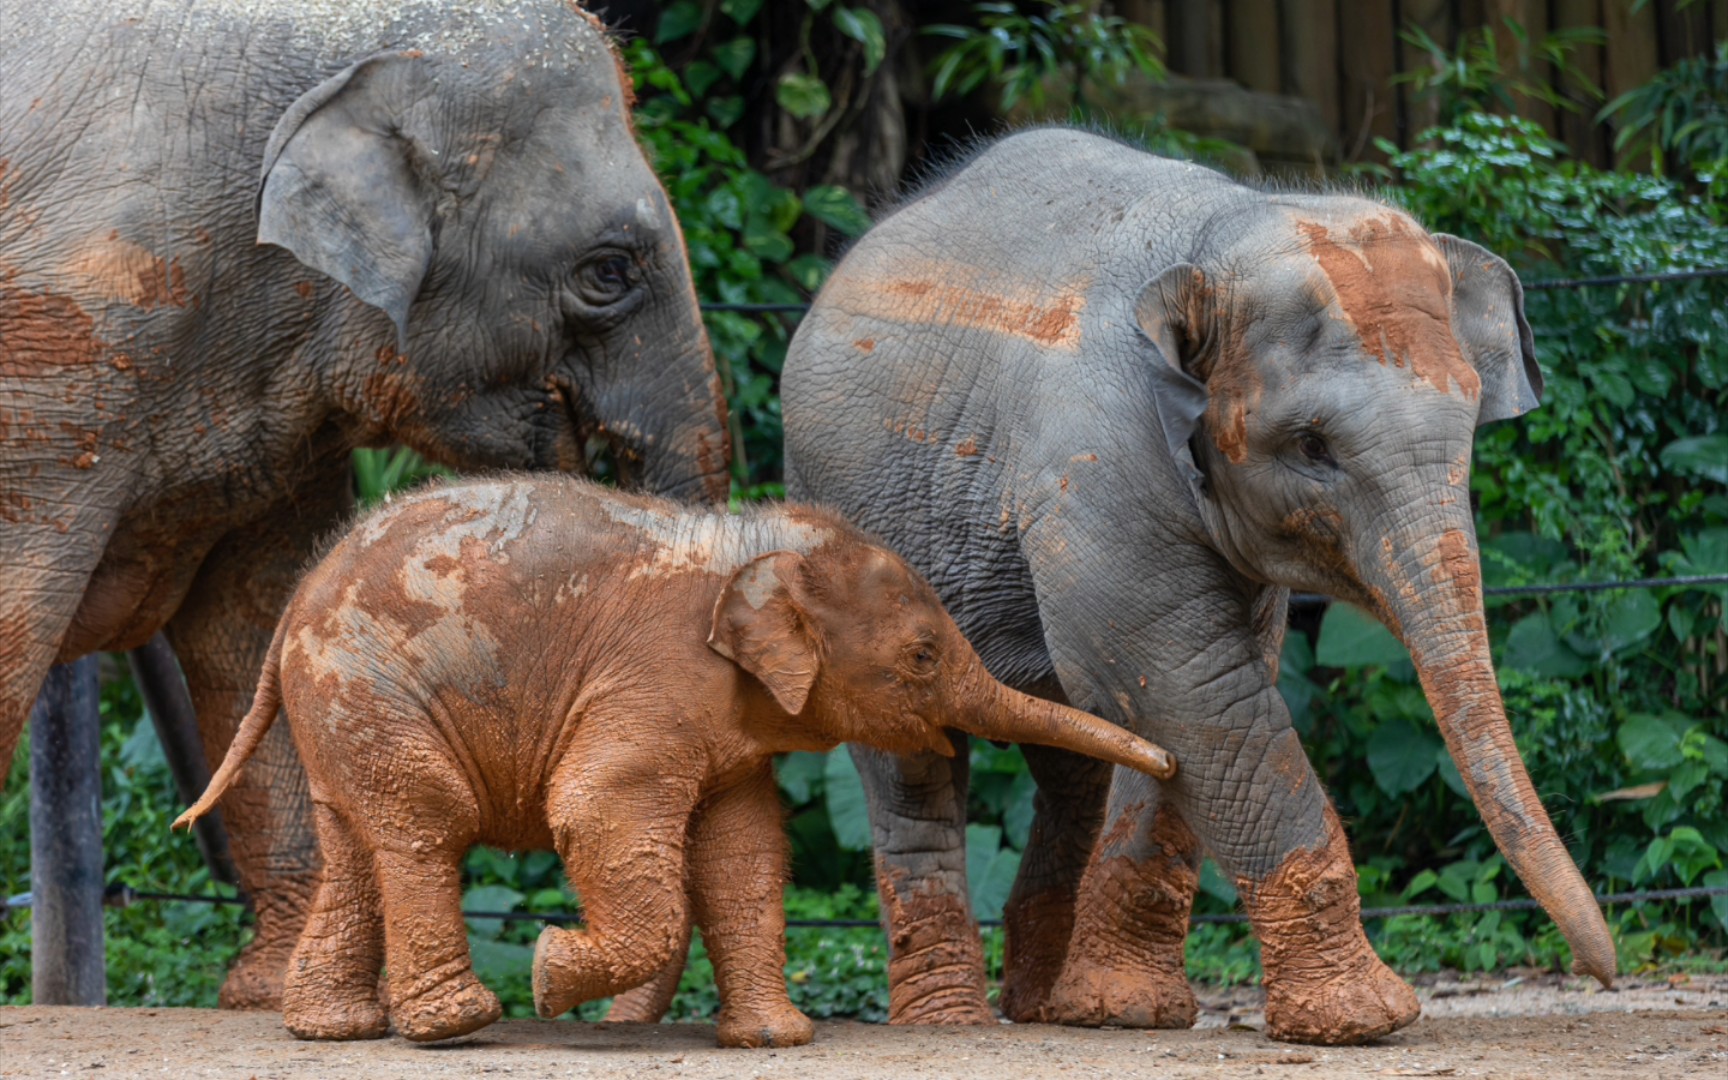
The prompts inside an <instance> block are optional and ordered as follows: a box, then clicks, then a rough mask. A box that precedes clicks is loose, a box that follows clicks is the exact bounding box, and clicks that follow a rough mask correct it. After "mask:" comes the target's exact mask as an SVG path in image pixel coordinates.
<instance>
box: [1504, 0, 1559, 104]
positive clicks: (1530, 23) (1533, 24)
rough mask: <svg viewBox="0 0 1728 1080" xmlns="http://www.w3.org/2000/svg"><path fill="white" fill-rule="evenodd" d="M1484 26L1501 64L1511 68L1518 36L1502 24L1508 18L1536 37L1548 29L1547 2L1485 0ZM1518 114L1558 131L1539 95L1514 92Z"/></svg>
mask: <svg viewBox="0 0 1728 1080" xmlns="http://www.w3.org/2000/svg"><path fill="white" fill-rule="evenodd" d="M1487 13H1488V26H1489V29H1491V30H1492V31H1493V33H1494V40H1495V42H1496V43H1497V45H1498V48H1499V53H1500V60H1501V64H1502V65H1503V66H1504V67H1505V68H1507V69H1512V70H1515V69H1516V68H1517V65H1518V53H1519V44H1518V38H1517V37H1516V36H1515V35H1514V34H1513V33H1512V30H1511V28H1510V27H1508V26H1507V25H1506V23H1507V20H1508V19H1510V20H1511V21H1513V22H1516V23H1517V24H1518V25H1519V26H1520V27H1522V28H1523V30H1524V34H1525V36H1526V38H1527V39H1528V40H1530V41H1532V42H1535V41H1540V40H1541V39H1542V37H1543V36H1544V35H1545V34H1547V33H1548V5H1547V3H1546V0H1488V3H1487ZM1531 74H1532V75H1534V76H1544V75H1546V69H1545V68H1539V69H1538V70H1536V71H1533V72H1532V73H1531ZM1514 100H1515V101H1516V104H1517V111H1518V115H1519V116H1522V117H1525V118H1526V119H1530V120H1534V121H1536V122H1537V123H1538V124H1541V125H1542V126H1543V128H1545V129H1547V131H1548V132H1549V133H1551V134H1553V135H1556V136H1558V135H1559V134H1560V124H1559V121H1558V120H1557V119H1556V118H1555V116H1554V113H1555V109H1554V107H1553V106H1552V105H1549V104H1548V103H1547V102H1545V101H1542V100H1541V99H1539V98H1532V97H1525V96H1523V95H1521V94H1519V95H1514Z"/></svg>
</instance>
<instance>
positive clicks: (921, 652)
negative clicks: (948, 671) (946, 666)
mask: <svg viewBox="0 0 1728 1080" xmlns="http://www.w3.org/2000/svg"><path fill="white" fill-rule="evenodd" d="M940 661H941V657H939V656H938V655H937V653H936V646H935V645H932V644H930V643H929V642H919V643H918V644H917V645H914V646H913V647H912V648H910V649H908V650H906V665H907V666H908V667H910V668H911V669H912V670H913V671H914V672H916V673H917V674H919V675H928V674H929V673H931V672H933V671H935V670H936V666H937V664H938V663H940Z"/></svg>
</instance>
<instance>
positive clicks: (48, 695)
mask: <svg viewBox="0 0 1728 1080" xmlns="http://www.w3.org/2000/svg"><path fill="white" fill-rule="evenodd" d="M101 730H102V717H101V714H100V712H99V710H98V700H97V688H96V657H94V656H86V657H85V658H84V659H82V660H79V661H76V662H75V663H71V664H59V665H56V666H55V667H54V668H53V669H52V670H51V671H49V673H48V678H47V680H46V681H44V682H43V684H42V692H41V694H40V695H39V696H38V697H37V699H36V706H35V708H34V709H33V710H32V711H31V713H30V936H31V946H30V950H31V951H30V992H31V995H32V997H33V998H34V999H35V1002H36V1004H38V1005H105V1004H107V1002H108V972H107V964H106V961H105V959H104V956H103V949H102V891H103V880H102V769H101V763H100V760H99V758H98V751H99V749H100V742H101Z"/></svg>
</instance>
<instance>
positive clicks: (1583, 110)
mask: <svg viewBox="0 0 1728 1080" xmlns="http://www.w3.org/2000/svg"><path fill="white" fill-rule="evenodd" d="M1553 4H1554V29H1556V30H1568V29H1576V28H1579V27H1592V26H1593V27H1600V26H1601V25H1602V23H1601V17H1602V5H1601V2H1600V0H1553ZM1572 64H1573V66H1574V67H1576V68H1577V69H1578V70H1579V72H1580V73H1582V74H1583V76H1584V77H1585V78H1586V79H1588V80H1590V82H1591V83H1593V84H1594V85H1596V86H1597V87H1600V86H1601V85H1602V70H1603V50H1602V46H1600V45H1584V46H1580V47H1579V48H1578V49H1575V50H1574V51H1573V53H1572ZM1560 89H1561V90H1563V91H1565V92H1566V93H1567V95H1568V97H1570V98H1571V99H1572V100H1573V102H1574V103H1575V104H1576V105H1577V106H1578V111H1577V112H1562V113H1561V114H1560V134H1561V138H1563V139H1564V140H1565V142H1566V145H1567V146H1569V147H1571V148H1572V153H1573V154H1574V155H1575V156H1577V157H1578V158H1579V159H1580V160H1583V161H1587V162H1589V163H1590V164H1592V165H1595V166H1597V167H1598V168H1606V167H1607V166H1608V164H1609V163H1610V157H1609V140H1608V136H1607V129H1606V128H1604V127H1603V126H1602V125H1601V124H1598V123H1597V122H1596V112H1597V110H1598V109H1600V108H1601V107H1602V106H1603V105H1604V104H1606V102H1603V101H1594V100H1591V99H1589V98H1587V97H1585V96H1584V95H1583V94H1582V93H1581V92H1580V91H1579V89H1578V88H1577V87H1575V86H1572V85H1570V83H1569V82H1567V81H1562V82H1561V84H1560Z"/></svg>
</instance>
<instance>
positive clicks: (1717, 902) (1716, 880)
mask: <svg viewBox="0 0 1728 1080" xmlns="http://www.w3.org/2000/svg"><path fill="white" fill-rule="evenodd" d="M1704 884H1706V885H1708V886H1710V887H1711V888H1713V889H1721V888H1728V870H1712V871H1710V872H1709V873H1708V874H1705V875H1704ZM1710 910H1711V911H1713V912H1715V914H1716V921H1717V923H1719V924H1720V925H1721V926H1722V928H1723V929H1724V930H1728V893H1719V894H1717V895H1716V896H1712V897H1711V898H1710Z"/></svg>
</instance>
